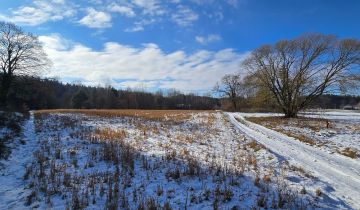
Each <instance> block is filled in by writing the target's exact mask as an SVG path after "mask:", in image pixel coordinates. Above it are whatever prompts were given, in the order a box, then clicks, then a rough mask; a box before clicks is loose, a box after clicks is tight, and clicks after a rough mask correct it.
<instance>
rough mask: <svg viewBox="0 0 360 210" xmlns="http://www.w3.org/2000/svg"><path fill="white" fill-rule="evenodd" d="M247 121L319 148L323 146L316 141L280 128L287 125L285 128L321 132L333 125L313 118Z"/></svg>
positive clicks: (266, 118)
mask: <svg viewBox="0 0 360 210" xmlns="http://www.w3.org/2000/svg"><path fill="white" fill-rule="evenodd" d="M246 119H247V120H249V121H251V122H253V123H257V124H260V125H262V126H265V127H268V128H270V129H273V130H276V131H278V132H281V133H283V134H286V135H287V136H290V137H293V138H296V139H298V140H299V141H302V142H304V143H307V144H310V145H317V146H321V144H318V143H317V142H316V141H315V140H314V139H311V138H309V137H308V136H306V135H303V134H298V133H294V132H292V131H288V130H285V129H283V128H281V127H279V126H281V125H285V126H293V127H298V128H308V129H311V130H312V131H315V132H319V131H320V130H321V129H325V128H329V126H331V123H330V122H329V121H328V120H326V119H313V118H304V117H300V118H294V119H288V118H284V117H248V118H246Z"/></svg>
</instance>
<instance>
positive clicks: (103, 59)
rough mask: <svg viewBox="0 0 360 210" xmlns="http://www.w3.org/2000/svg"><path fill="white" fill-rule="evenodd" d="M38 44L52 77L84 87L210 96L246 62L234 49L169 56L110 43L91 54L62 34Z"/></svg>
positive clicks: (150, 47)
mask: <svg viewBox="0 0 360 210" xmlns="http://www.w3.org/2000/svg"><path fill="white" fill-rule="evenodd" d="M39 39H40V41H41V42H42V43H43V44H44V49H45V51H46V53H47V54H48V55H49V58H50V59H51V60H52V62H53V64H54V66H53V68H52V70H51V72H50V73H49V76H50V77H57V78H60V79H62V80H63V81H65V80H66V76H67V75H71V77H73V78H77V80H81V81H82V82H83V83H84V84H86V85H99V84H101V85H105V84H110V85H112V86H114V87H117V88H125V87H127V86H138V85H139V84H143V85H144V86H146V87H151V88H176V89H179V90H181V91H185V92H189V91H206V90H210V89H212V87H213V86H214V84H215V83H216V82H217V81H218V80H219V78H221V77H222V76H223V75H225V74H227V73H234V72H238V71H239V63H240V62H241V61H242V60H243V59H244V58H245V57H246V54H239V53H237V52H235V51H234V50H232V49H224V50H220V51H217V52H213V51H206V50H201V51H198V52H195V53H192V54H189V53H186V52H184V51H181V50H178V51H174V52H169V53H165V52H164V51H163V50H161V49H160V48H159V47H158V46H157V45H156V44H151V43H150V44H144V45H142V46H141V47H132V46H127V45H122V44H120V43H116V42H107V43H105V44H104V47H103V49H101V50H93V49H91V48H89V47H87V46H84V45H82V44H79V43H73V42H71V41H67V40H64V39H63V38H61V37H60V36H59V35H50V36H40V37H39Z"/></svg>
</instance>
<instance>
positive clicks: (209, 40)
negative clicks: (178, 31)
mask: <svg viewBox="0 0 360 210" xmlns="http://www.w3.org/2000/svg"><path fill="white" fill-rule="evenodd" d="M195 40H196V41H197V42H198V43H200V44H208V43H212V42H217V41H220V40H221V36H220V35H217V34H210V35H208V36H207V37H204V36H196V37H195Z"/></svg>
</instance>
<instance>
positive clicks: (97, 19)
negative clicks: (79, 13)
mask: <svg viewBox="0 0 360 210" xmlns="http://www.w3.org/2000/svg"><path fill="white" fill-rule="evenodd" d="M86 12H87V14H86V16H85V17H83V18H82V19H81V20H79V23H80V24H82V25H85V26H87V27H89V28H108V27H111V16H110V15H109V14H107V13H105V12H102V11H97V10H95V9H94V8H88V9H87V10H86Z"/></svg>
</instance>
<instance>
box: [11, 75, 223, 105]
mask: <svg viewBox="0 0 360 210" xmlns="http://www.w3.org/2000/svg"><path fill="white" fill-rule="evenodd" d="M219 106H220V99H218V98H212V97H205V96H196V95H194V94H183V93H181V92H179V91H176V90H169V91H166V93H163V92H161V91H158V92H156V93H149V92H145V91H138V90H131V89H127V90H117V89H115V88H113V87H110V86H109V87H89V86H84V85H80V84H63V83H61V82H59V81H57V80H54V79H40V78H37V77H16V78H15V80H14V82H13V84H12V87H11V89H10V91H9V93H8V107H10V109H13V110H22V109H30V110H38V109H60V108H65V109H70V108H76V109H205V110H207V109H215V108H219Z"/></svg>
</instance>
